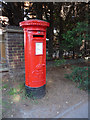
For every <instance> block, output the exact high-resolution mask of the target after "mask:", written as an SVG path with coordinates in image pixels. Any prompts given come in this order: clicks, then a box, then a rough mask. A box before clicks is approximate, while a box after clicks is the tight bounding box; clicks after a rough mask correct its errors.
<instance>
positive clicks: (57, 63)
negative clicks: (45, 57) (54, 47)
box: [55, 59, 66, 66]
mask: <svg viewBox="0 0 90 120" xmlns="http://www.w3.org/2000/svg"><path fill="white" fill-rule="evenodd" d="M65 63H66V60H65V59H61V60H55V66H60V65H62V64H65Z"/></svg>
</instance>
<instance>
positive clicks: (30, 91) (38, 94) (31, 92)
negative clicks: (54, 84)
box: [25, 85, 46, 98]
mask: <svg viewBox="0 0 90 120" xmlns="http://www.w3.org/2000/svg"><path fill="white" fill-rule="evenodd" d="M25 89H26V95H27V96H28V97H31V98H42V97H44V96H45V94H46V85H44V86H41V87H38V88H32V87H29V86H26V85H25Z"/></svg>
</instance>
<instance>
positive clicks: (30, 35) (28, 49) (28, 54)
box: [20, 20, 49, 88]
mask: <svg viewBox="0 0 90 120" xmlns="http://www.w3.org/2000/svg"><path fill="white" fill-rule="evenodd" d="M20 26H22V27H23V28H24V51H25V84H26V86H29V87H35V88H36V87H41V86H43V85H45V84H46V28H47V27H49V23H48V22H45V21H42V20H27V21H23V22H20Z"/></svg>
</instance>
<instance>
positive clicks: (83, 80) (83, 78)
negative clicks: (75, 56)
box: [65, 66, 90, 90]
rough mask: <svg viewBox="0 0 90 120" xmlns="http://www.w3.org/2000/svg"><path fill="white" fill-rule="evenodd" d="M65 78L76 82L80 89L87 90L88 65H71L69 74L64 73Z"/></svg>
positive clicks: (89, 82) (88, 82)
mask: <svg viewBox="0 0 90 120" xmlns="http://www.w3.org/2000/svg"><path fill="white" fill-rule="evenodd" d="M65 78H67V79H70V80H72V81H73V82H76V83H77V85H78V87H79V88H80V89H84V90H88V85H89V84H90V81H88V67H75V66H74V67H72V73H71V74H65Z"/></svg>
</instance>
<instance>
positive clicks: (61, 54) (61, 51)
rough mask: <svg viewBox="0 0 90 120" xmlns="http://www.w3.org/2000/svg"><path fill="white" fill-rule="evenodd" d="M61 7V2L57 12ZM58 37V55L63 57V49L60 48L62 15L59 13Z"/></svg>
mask: <svg viewBox="0 0 90 120" xmlns="http://www.w3.org/2000/svg"><path fill="white" fill-rule="evenodd" d="M61 8H62V3H60V5H59V14H60V11H61ZM59 21H60V22H59V39H58V43H59V57H60V58H62V57H63V50H62V49H61V48H60V46H61V44H62V39H63V38H62V33H63V20H62V17H61V15H60V17H59Z"/></svg>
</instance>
